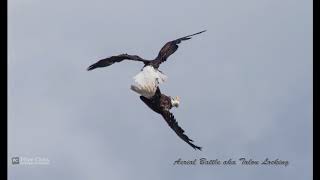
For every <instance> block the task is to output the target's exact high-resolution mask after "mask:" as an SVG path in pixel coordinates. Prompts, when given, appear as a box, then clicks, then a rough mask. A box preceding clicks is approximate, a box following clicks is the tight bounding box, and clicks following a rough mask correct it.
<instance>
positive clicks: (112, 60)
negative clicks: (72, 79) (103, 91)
mask: <svg viewBox="0 0 320 180" xmlns="http://www.w3.org/2000/svg"><path fill="white" fill-rule="evenodd" d="M123 60H132V61H141V62H143V63H147V62H149V61H148V60H144V59H142V58H141V57H139V56H137V55H128V54H120V55H118V56H111V57H108V58H105V59H101V60H100V61H98V62H96V63H94V64H92V65H91V66H89V67H88V68H87V70H88V71H91V70H93V69H96V68H101V67H107V66H110V65H112V64H113V63H116V62H121V61H123Z"/></svg>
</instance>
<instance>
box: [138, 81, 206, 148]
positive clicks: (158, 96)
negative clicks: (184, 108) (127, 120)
mask: <svg viewBox="0 0 320 180" xmlns="http://www.w3.org/2000/svg"><path fill="white" fill-rule="evenodd" d="M140 99H141V100H142V101H143V102H144V103H145V104H146V105H147V106H148V107H149V108H150V109H152V110H153V111H155V112H156V113H158V114H160V115H161V116H162V117H163V118H164V120H165V121H166V122H167V123H168V125H169V126H170V128H171V129H172V130H173V131H174V132H175V133H176V134H177V135H178V136H179V137H180V138H181V139H182V140H183V141H185V142H186V143H188V144H189V145H190V146H191V147H193V148H194V149H198V150H201V149H202V148H201V147H199V146H196V145H194V144H193V143H192V142H193V140H192V139H190V138H189V137H188V136H187V135H185V134H184V130H183V129H182V128H181V127H180V126H179V125H178V122H177V121H176V119H175V117H174V116H173V114H172V113H171V112H170V109H171V108H172V107H173V105H172V103H171V97H170V96H166V95H164V94H162V93H161V92H160V89H159V87H157V91H156V93H155V95H154V96H153V97H152V98H150V99H148V98H145V97H143V96H140Z"/></svg>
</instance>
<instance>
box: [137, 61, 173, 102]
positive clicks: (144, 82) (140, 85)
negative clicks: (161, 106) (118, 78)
mask: <svg viewBox="0 0 320 180" xmlns="http://www.w3.org/2000/svg"><path fill="white" fill-rule="evenodd" d="M133 79H134V84H133V85H131V90H133V91H135V92H136V93H138V94H140V95H142V96H144V97H146V98H151V97H152V96H153V95H154V94H155V92H156V90H157V87H158V85H159V84H161V83H164V82H165V81H166V79H167V76H166V75H164V74H162V73H161V72H159V71H158V70H156V69H154V68H153V67H152V66H146V67H144V68H143V69H142V71H141V72H139V73H138V74H137V75H136V76H134V77H133Z"/></svg>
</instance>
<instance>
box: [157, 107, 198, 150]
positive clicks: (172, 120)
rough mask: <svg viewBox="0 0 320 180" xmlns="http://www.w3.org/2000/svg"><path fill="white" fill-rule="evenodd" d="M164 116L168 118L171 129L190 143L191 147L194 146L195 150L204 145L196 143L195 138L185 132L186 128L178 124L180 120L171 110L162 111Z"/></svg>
mask: <svg viewBox="0 0 320 180" xmlns="http://www.w3.org/2000/svg"><path fill="white" fill-rule="evenodd" d="M161 115H162V117H163V118H164V119H165V120H166V122H167V123H168V125H169V126H170V128H171V129H173V131H174V132H175V133H176V134H177V135H178V136H179V137H180V138H181V139H182V140H184V141H185V142H186V143H188V144H189V145H190V146H191V147H193V148H194V149H195V150H197V149H198V150H200V151H201V149H202V147H199V146H196V145H194V144H193V143H192V142H193V140H192V139H190V138H189V137H188V136H187V135H185V134H184V130H183V129H182V128H181V127H180V126H179V125H178V122H177V121H176V119H175V118H174V116H173V114H172V113H171V112H169V111H163V112H161Z"/></svg>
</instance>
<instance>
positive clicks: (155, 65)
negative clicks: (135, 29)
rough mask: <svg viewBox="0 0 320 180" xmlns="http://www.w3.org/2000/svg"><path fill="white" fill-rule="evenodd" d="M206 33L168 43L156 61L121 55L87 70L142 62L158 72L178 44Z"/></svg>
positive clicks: (93, 65)
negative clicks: (127, 61) (125, 61)
mask: <svg viewBox="0 0 320 180" xmlns="http://www.w3.org/2000/svg"><path fill="white" fill-rule="evenodd" d="M205 31H206V30H204V31H201V32H197V33H195V34H191V35H188V36H185V37H182V38H179V39H176V40H173V41H169V42H167V43H166V44H165V45H164V46H163V47H162V48H161V50H160V52H159V54H158V56H157V57H156V58H155V59H154V60H146V59H143V58H141V57H139V56H137V55H129V54H120V55H118V56H111V57H108V58H105V59H101V60H99V61H98V62H96V63H94V64H92V65H91V66H89V67H88V68H87V70H88V71H91V70H93V69H96V68H101V67H107V66H110V65H112V64H114V63H116V62H121V61H123V60H131V61H140V62H143V63H144V67H146V66H152V67H153V68H155V69H157V70H158V68H159V66H160V64H161V63H163V62H165V61H166V60H167V59H168V57H169V56H170V55H171V54H173V53H174V52H176V50H177V49H178V44H180V43H181V41H185V40H189V39H191V36H194V35H197V34H200V33H203V32H205Z"/></svg>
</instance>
